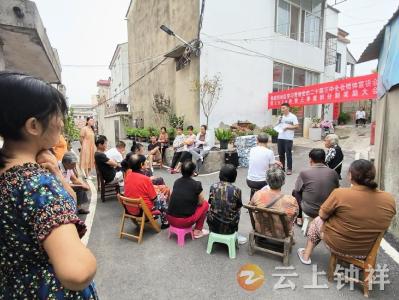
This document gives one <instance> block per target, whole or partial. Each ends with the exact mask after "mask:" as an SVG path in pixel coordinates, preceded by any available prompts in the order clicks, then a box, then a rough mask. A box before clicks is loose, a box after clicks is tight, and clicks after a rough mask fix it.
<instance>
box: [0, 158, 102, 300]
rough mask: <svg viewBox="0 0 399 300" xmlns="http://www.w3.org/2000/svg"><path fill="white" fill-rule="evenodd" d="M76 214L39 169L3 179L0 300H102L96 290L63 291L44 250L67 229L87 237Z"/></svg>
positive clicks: (25, 168)
mask: <svg viewBox="0 0 399 300" xmlns="http://www.w3.org/2000/svg"><path fill="white" fill-rule="evenodd" d="M75 212H76V202H75V200H74V199H73V198H72V197H71V196H70V195H69V194H68V193H67V192H66V191H65V190H64V188H63V187H62V185H61V184H60V182H59V181H58V180H57V179H56V178H55V177H54V176H53V175H52V174H50V173H49V172H48V171H46V170H44V169H42V168H40V166H39V165H37V164H33V163H27V164H24V165H22V166H15V167H12V168H11V169H9V170H7V171H6V172H5V173H3V174H1V175H0V274H1V276H0V299H29V300H30V299H97V295H96V291H95V288H94V284H91V285H89V286H88V287H87V288H86V289H84V290H83V291H80V292H76V291H71V290H67V289H65V288H63V287H62V286H61V283H60V282H59V280H58V279H57V278H56V276H55V273H54V269H53V267H52V265H51V264H50V262H49V257H48V256H47V254H46V252H45V251H44V249H43V241H44V240H45V239H46V238H47V236H48V235H49V234H50V233H51V231H52V230H53V229H54V228H57V227H58V226H60V225H63V224H69V223H72V224H75V225H76V228H77V230H78V232H79V235H80V236H83V234H84V233H85V231H86V227H85V225H84V223H83V222H82V221H81V220H80V219H79V218H78V217H77V215H76V213H75Z"/></svg>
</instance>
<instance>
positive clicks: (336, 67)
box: [335, 53, 341, 73]
mask: <svg viewBox="0 0 399 300" xmlns="http://www.w3.org/2000/svg"><path fill="white" fill-rule="evenodd" d="M335 72H337V73H341V53H337V60H336V62H335Z"/></svg>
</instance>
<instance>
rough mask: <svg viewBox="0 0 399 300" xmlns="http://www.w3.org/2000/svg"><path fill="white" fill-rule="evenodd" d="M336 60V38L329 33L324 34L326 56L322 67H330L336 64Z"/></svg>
mask: <svg viewBox="0 0 399 300" xmlns="http://www.w3.org/2000/svg"><path fill="white" fill-rule="evenodd" d="M336 58H337V37H336V36H335V35H333V34H331V33H328V32H327V33H326V55H325V57H324V65H325V66H331V65H335V64H336Z"/></svg>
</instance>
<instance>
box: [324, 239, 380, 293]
mask: <svg viewBox="0 0 399 300" xmlns="http://www.w3.org/2000/svg"><path fill="white" fill-rule="evenodd" d="M384 234H385V232H381V233H380V234H379V235H378V237H377V239H376V240H375V242H374V245H373V247H372V248H371V250H370V252H369V254H368V255H367V257H366V258H365V259H364V260H361V259H357V258H354V257H350V256H341V255H338V254H335V253H332V252H331V256H330V261H329V263H328V273H327V278H328V281H330V282H332V281H334V275H338V276H341V274H339V273H338V272H336V271H337V270H336V266H337V262H338V261H343V262H346V263H348V264H352V265H354V266H356V267H358V268H359V269H360V270H362V271H363V280H359V279H355V278H345V282H346V280H351V281H354V282H359V283H361V284H362V285H363V295H364V297H367V298H368V296H369V285H371V281H372V278H373V273H374V270H375V263H376V261H377V254H378V249H379V248H380V244H381V240H382V238H383V237H384Z"/></svg>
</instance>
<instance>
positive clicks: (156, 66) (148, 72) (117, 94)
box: [93, 57, 168, 109]
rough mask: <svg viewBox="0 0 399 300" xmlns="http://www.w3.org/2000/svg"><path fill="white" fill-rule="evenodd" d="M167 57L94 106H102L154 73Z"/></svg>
mask: <svg viewBox="0 0 399 300" xmlns="http://www.w3.org/2000/svg"><path fill="white" fill-rule="evenodd" d="M167 59H168V57H165V58H164V59H162V60H161V61H160V62H159V63H157V64H156V65H155V66H153V67H152V68H151V69H150V70H148V71H147V72H146V73H144V74H143V75H141V76H140V77H139V78H137V79H136V80H135V81H133V82H132V83H131V84H129V85H128V86H127V87H126V88H124V89H123V90H121V91H119V92H118V93H116V94H115V95H114V96H112V97H110V98H108V99H106V100H104V101H103V102H101V103H99V104H97V105H94V106H93V109H94V108H96V107H98V106H100V105H103V104H105V103H106V102H108V101H110V100H112V99H114V98H115V97H116V96H119V95H120V94H122V93H123V92H124V91H126V90H128V89H129V88H131V87H132V86H133V85H135V84H136V83H137V82H139V81H140V80H141V79H143V78H144V77H146V76H147V75H148V74H150V73H152V72H153V71H154V70H155V69H157V68H158V67H159V66H160V65H162V63H163V62H164V61H165V60H167Z"/></svg>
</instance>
